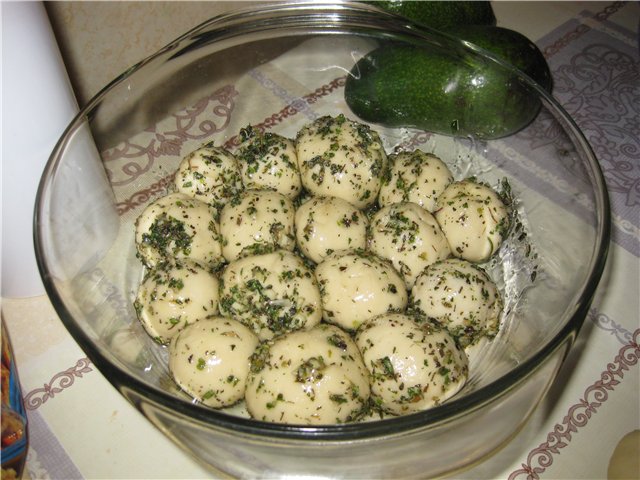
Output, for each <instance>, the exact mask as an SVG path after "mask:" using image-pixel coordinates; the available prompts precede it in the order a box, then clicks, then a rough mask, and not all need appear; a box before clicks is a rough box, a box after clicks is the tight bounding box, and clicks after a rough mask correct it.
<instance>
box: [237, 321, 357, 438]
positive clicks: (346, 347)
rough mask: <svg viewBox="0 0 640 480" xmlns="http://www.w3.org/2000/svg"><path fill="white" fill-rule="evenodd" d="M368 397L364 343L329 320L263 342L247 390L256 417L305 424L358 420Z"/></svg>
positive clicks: (249, 406) (255, 357) (271, 420)
mask: <svg viewBox="0 0 640 480" xmlns="http://www.w3.org/2000/svg"><path fill="white" fill-rule="evenodd" d="M368 398H369V377H368V373H367V369H366V368H365V366H364V364H363V362H362V358H361V356H360V352H359V351H358V348H357V347H356V345H355V343H354V342H353V340H352V339H351V337H350V336H349V335H348V334H347V333H346V332H344V331H342V330H340V329H339V328H338V327H335V326H333V325H327V324H320V325H318V326H316V327H315V328H313V329H311V330H304V331H298V332H293V333H289V334H286V335H282V336H280V337H277V338H275V339H273V340H271V341H269V342H267V343H265V344H263V345H261V346H260V347H258V350H257V351H256V354H255V355H254V357H253V359H252V363H251V373H250V374H249V380H248V382H247V390H246V394H245V400H246V405H247V410H248V411H249V413H250V414H251V416H252V417H253V418H256V419H258V420H264V421H267V422H279V423H294V424H303V425H323V424H335V423H345V422H350V421H353V420H356V419H357V418H358V417H359V416H360V415H361V414H362V412H363V410H364V407H365V406H366V404H367V400H368Z"/></svg>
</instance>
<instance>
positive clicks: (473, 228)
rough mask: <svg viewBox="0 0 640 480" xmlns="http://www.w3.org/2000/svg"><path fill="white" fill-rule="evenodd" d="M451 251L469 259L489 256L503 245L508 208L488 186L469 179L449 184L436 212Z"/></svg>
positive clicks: (439, 198) (481, 260)
mask: <svg viewBox="0 0 640 480" xmlns="http://www.w3.org/2000/svg"><path fill="white" fill-rule="evenodd" d="M435 216H436V219H437V220H438V223H439V224H440V227H441V228H442V231H443V232H444V234H445V236H446V237H447V240H448V242H449V245H450V246H451V253H452V254H453V255H455V256H456V257H458V258H462V259H464V260H469V261H470V262H484V261H486V260H488V259H489V258H490V257H491V256H492V255H493V254H494V253H495V252H496V251H497V250H498V248H500V245H502V241H503V239H504V237H505V236H506V233H507V230H508V227H509V211H508V209H507V207H506V206H505V205H504V203H503V202H502V200H501V199H500V197H499V196H498V194H497V193H496V192H495V191H494V190H493V189H492V188H491V187H489V186H487V185H484V184H481V183H476V182H474V181H472V180H462V181H460V182H454V183H452V184H451V185H449V186H448V187H447V188H446V189H445V191H444V192H442V194H441V195H440V197H438V206H437V209H436V212H435Z"/></svg>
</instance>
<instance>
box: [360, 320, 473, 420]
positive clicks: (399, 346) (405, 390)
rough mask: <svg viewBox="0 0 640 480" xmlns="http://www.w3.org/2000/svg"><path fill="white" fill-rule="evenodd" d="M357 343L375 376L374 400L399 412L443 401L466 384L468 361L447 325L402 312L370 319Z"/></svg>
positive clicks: (372, 391) (382, 406)
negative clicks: (420, 321) (425, 320)
mask: <svg viewBox="0 0 640 480" xmlns="http://www.w3.org/2000/svg"><path fill="white" fill-rule="evenodd" d="M355 341H356V344H357V345H358V348H359V350H360V352H361V353H362V357H363V359H364V364H365V365H366V367H367V368H368V369H369V373H370V376H371V396H372V398H373V400H374V404H375V405H377V406H379V407H380V408H381V409H382V410H383V411H385V412H387V413H390V414H394V415H405V414H408V413H413V412H419V411H421V410H426V409H428V408H432V407H434V406H437V405H440V404H441V403H443V402H444V401H445V400H447V399H449V398H451V397H452V396H453V395H455V394H456V393H457V392H458V391H460V389H461V388H462V387H463V386H464V384H465V382H466V380H467V377H468V372H469V367H468V359H467V356H466V355H465V353H464V351H463V350H462V349H461V348H460V347H459V346H458V345H457V344H456V342H455V340H454V338H453V337H452V336H451V334H449V332H447V330H446V329H444V328H441V327H439V326H436V325H435V324H431V323H429V322H424V323H418V322H416V321H415V320H414V319H413V318H411V317H409V316H407V315H402V314H387V315H381V316H379V317H376V318H374V319H371V320H368V321H367V322H365V323H363V324H362V325H361V326H360V329H359V330H358V332H357V333H356V337H355Z"/></svg>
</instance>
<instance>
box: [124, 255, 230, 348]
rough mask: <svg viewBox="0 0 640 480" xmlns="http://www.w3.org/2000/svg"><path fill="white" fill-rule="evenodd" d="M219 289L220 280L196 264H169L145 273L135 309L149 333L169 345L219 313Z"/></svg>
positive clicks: (184, 262)
mask: <svg viewBox="0 0 640 480" xmlns="http://www.w3.org/2000/svg"><path fill="white" fill-rule="evenodd" d="M218 288H219V284H218V279H217V278H216V277H215V276H214V275H213V274H212V273H210V272H209V271H208V270H206V269H205V268H203V267H202V266H201V265H199V264H197V263H195V262H192V261H190V260H183V261H175V262H165V263H162V264H160V265H158V266H157V267H156V268H153V269H151V270H149V271H148V272H147V273H146V274H145V277H144V280H143V281H142V283H141V284H140V286H139V287H138V293H137V295H136V300H135V302H134V307H135V309H136V313H137V315H138V318H139V319H140V322H141V323H142V326H143V327H144V328H145V330H146V331H147V333H148V334H149V335H151V336H152V337H153V338H154V339H155V340H156V342H158V343H160V344H166V343H168V342H169V340H170V339H171V338H172V337H173V336H175V335H176V334H177V333H178V332H179V331H180V330H182V329H183V328H184V327H185V326H187V325H188V324H190V323H194V322H196V321H197V320H200V319H202V318H207V317H211V316H214V315H216V314H217V313H218Z"/></svg>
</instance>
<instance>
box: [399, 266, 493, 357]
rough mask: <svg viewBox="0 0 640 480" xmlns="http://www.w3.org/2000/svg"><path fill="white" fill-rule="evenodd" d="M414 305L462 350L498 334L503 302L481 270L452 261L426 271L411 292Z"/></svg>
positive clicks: (489, 279)
mask: <svg viewBox="0 0 640 480" xmlns="http://www.w3.org/2000/svg"><path fill="white" fill-rule="evenodd" d="M411 305H412V308H413V309H415V310H416V311H417V312H419V313H420V314H422V315H425V316H427V317H429V318H431V319H433V320H435V321H437V322H438V323H440V324H441V325H442V326H444V327H445V328H447V330H449V332H451V334H452V335H453V336H454V337H456V339H457V340H458V343H459V344H460V345H462V346H463V347H466V346H467V345H470V344H472V343H474V342H475V341H476V340H477V339H478V338H480V337H483V336H486V337H494V336H495V335H496V334H497V333H498V327H499V321H500V313H501V311H502V299H501V297H500V293H499V291H498V288H497V287H496V285H495V283H494V282H493V280H491V278H489V276H488V275H487V273H486V272H485V271H484V270H483V269H482V268H480V267H478V266H477V265H475V264H472V263H470V262H467V261H466V260H460V259H457V258H450V259H448V260H444V261H442V262H438V263H434V264H433V265H430V266H429V267H427V268H426V269H425V271H424V272H422V274H421V275H420V276H419V277H418V279H417V280H416V283H415V285H414V286H413V289H412V290H411Z"/></svg>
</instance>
